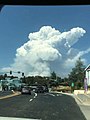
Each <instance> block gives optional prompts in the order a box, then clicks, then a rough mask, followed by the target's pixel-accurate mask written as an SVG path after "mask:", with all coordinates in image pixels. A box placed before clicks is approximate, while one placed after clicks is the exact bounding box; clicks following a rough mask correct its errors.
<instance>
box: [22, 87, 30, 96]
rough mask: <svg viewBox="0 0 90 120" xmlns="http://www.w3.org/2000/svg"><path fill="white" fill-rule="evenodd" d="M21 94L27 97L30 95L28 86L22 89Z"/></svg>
mask: <svg viewBox="0 0 90 120" xmlns="http://www.w3.org/2000/svg"><path fill="white" fill-rule="evenodd" d="M21 93H22V94H29V95H31V89H30V87H29V86H24V87H22V89H21Z"/></svg>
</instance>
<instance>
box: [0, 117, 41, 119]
mask: <svg viewBox="0 0 90 120" xmlns="http://www.w3.org/2000/svg"><path fill="white" fill-rule="evenodd" d="M0 120H41V119H31V118H16V117H0Z"/></svg>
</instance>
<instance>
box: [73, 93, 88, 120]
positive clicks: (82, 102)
mask: <svg viewBox="0 0 90 120" xmlns="http://www.w3.org/2000/svg"><path fill="white" fill-rule="evenodd" d="M74 98H75V100H76V102H77V104H78V105H79V107H80V109H81V111H82V112H83V114H84V116H85V117H86V120H90V93H89V92H88V93H87V94H86V93H84V92H79V93H77V94H74Z"/></svg>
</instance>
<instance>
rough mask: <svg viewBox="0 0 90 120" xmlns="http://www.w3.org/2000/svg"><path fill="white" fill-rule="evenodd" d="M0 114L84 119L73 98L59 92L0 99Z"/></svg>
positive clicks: (37, 117) (72, 119)
mask: <svg viewBox="0 0 90 120" xmlns="http://www.w3.org/2000/svg"><path fill="white" fill-rule="evenodd" d="M0 116H1V117H18V118H32V119H41V120H86V119H85V117H84V115H83V113H82V112H81V111H80V108H79V106H78V105H77V103H76V102H75V100H74V98H73V97H71V96H68V95H65V94H61V93H39V94H35V93H32V95H18V96H14V97H10V98H7V99H2V100H0Z"/></svg>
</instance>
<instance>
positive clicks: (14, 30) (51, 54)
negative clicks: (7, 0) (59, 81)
mask: <svg viewBox="0 0 90 120" xmlns="http://www.w3.org/2000/svg"><path fill="white" fill-rule="evenodd" d="M89 18H90V5H81V6H80V5H77V6H60V5H58V6H4V7H3V8H2V11H1V12H0V71H1V72H2V71H5V72H8V71H10V70H12V71H21V72H24V73H25V75H26V76H35V75H40V76H49V75H50V73H51V72H53V71H54V72H56V73H57V75H59V76H61V77H65V76H68V74H69V72H70V71H71V70H72V68H73V67H74V66H75V63H76V60H77V59H78V58H79V57H81V60H82V61H83V62H84V64H85V66H87V65H88V64H90V59H89V58H90V40H89V38H90V19H89Z"/></svg>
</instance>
